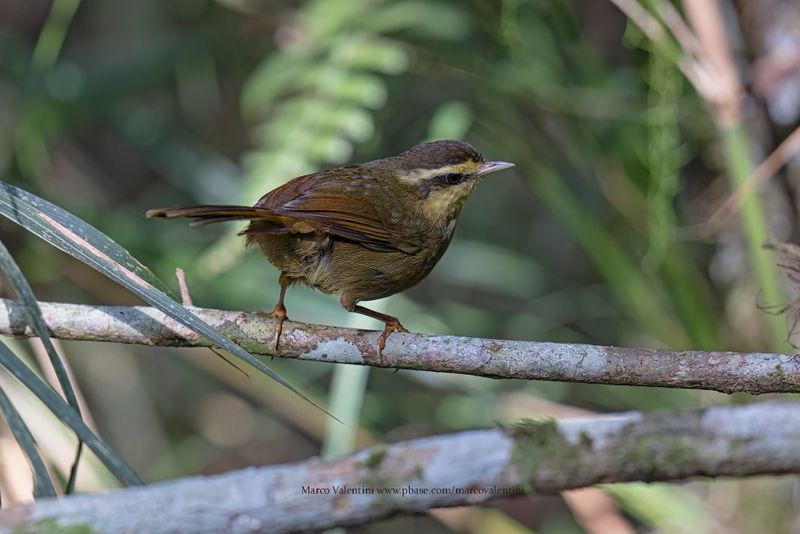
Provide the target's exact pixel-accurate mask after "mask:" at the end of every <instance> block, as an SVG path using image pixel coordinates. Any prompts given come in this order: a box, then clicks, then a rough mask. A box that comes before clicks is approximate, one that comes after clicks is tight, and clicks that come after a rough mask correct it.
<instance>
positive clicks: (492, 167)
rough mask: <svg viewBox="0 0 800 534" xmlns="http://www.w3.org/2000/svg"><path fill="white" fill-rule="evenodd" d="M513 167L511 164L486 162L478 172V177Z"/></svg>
mask: <svg viewBox="0 0 800 534" xmlns="http://www.w3.org/2000/svg"><path fill="white" fill-rule="evenodd" d="M513 166H514V164H513V163H508V162H506V161H487V162H486V163H484V164H483V167H481V170H479V171H478V176H485V175H487V174H491V173H493V172H497V171H502V170H503V169H509V168H511V167H513Z"/></svg>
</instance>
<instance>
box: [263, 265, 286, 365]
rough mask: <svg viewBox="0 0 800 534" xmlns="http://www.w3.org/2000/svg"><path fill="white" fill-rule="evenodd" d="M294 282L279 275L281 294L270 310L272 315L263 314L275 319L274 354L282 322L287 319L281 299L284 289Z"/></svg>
mask: <svg viewBox="0 0 800 534" xmlns="http://www.w3.org/2000/svg"><path fill="white" fill-rule="evenodd" d="M293 281H294V280H293V279H292V278H289V277H288V276H287V275H286V274H284V273H281V277H280V278H279V279H278V283H279V284H280V286H281V294H280V296H279V297H278V303H277V304H276V305H275V309H274V310H272V313H263V312H259V313H263V314H264V315H267V316H268V317H269V318H270V319H277V320H278V324H277V325H276V326H275V342H274V344H273V348H274V349H275V352H278V344H279V343H280V341H281V332H282V331H283V322H284V321H285V320H286V319H287V317H286V306H284V305H283V298H284V297H285V296H286V288H288V287H289V286H290V285H292V282H293Z"/></svg>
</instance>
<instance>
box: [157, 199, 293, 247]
mask: <svg viewBox="0 0 800 534" xmlns="http://www.w3.org/2000/svg"><path fill="white" fill-rule="evenodd" d="M145 215H146V216H147V217H148V218H154V217H160V218H163V219H174V218H176V217H187V218H189V219H191V220H192V222H191V223H190V225H191V226H201V225H204V224H212V223H218V222H229V221H250V225H249V226H248V227H247V228H245V229H244V230H242V231H241V232H239V235H244V236H248V238H249V237H251V236H254V235H256V234H283V233H286V232H288V231H289V230H288V229H287V227H288V226H290V225H291V224H292V222H293V221H292V220H291V219H290V218H289V217H286V216H282V215H278V214H276V213H274V212H272V211H270V210H268V209H266V208H257V207H252V206H226V205H217V204H202V205H198V206H178V207H176V208H160V209H155V210H148V211H147V213H145ZM249 242H250V240H249V239H248V243H249Z"/></svg>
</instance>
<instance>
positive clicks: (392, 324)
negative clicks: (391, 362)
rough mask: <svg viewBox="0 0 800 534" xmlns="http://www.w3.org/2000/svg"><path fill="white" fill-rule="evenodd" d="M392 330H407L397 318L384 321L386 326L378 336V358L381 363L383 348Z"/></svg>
mask: <svg viewBox="0 0 800 534" xmlns="http://www.w3.org/2000/svg"><path fill="white" fill-rule="evenodd" d="M392 332H406V333H407V332H408V330H407V329H406V328H405V327H404V326H403V325H401V324H400V321H398V320H397V319H393V320H391V321H386V326H385V327H384V328H383V332H381V335H380V336H378V358H379V359H380V361H381V363H383V349H385V348H386V340H387V339H388V338H389V336H390V335H391V334H392Z"/></svg>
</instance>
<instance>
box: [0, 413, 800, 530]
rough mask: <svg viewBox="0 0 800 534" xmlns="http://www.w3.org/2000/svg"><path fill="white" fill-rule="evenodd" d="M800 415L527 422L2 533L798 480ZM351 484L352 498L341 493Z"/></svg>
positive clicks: (108, 506)
mask: <svg viewBox="0 0 800 534" xmlns="http://www.w3.org/2000/svg"><path fill="white" fill-rule="evenodd" d="M798 442H800V406H798V405H797V404H796V403H788V402H774V401H773V402H764V403H759V404H752V405H748V406H737V407H720V408H712V409H709V410H704V411H685V412H661V413H651V414H641V413H636V412H629V413H622V414H613V415H610V416H602V417H592V418H587V419H578V420H571V421H562V422H558V423H556V422H554V421H526V422H524V423H521V424H519V425H516V426H514V427H512V428H510V429H507V430H506V431H503V430H498V429H495V430H489V429H487V430H473V431H468V432H460V433H457V434H451V435H443V436H435V437H430V438H424V439H418V440H413V441H407V442H404V443H397V444H394V445H386V446H378V447H372V448H370V449H366V450H363V451H361V452H359V453H356V454H353V455H351V456H347V457H344V458H340V459H335V460H329V461H322V460H319V459H313V460H309V461H306V462H302V463H297V464H287V465H278V466H269V467H259V468H253V467H251V468H248V469H244V470H241V471H232V472H229V473H225V474H222V475H216V476H209V477H191V478H185V479H181V480H176V481H171V482H165V483H160V484H153V485H151V486H144V487H138V488H129V489H124V490H118V491H112V492H107V493H100V494H86V495H78V496H72V497H66V498H63V499H58V500H56V499H47V500H42V501H38V502H36V503H35V504H31V505H27V506H22V507H17V508H12V509H10V510H7V511H5V512H0V532H6V531H15V532H16V531H25V532H28V531H38V530H39V528H41V530H45V528H44V527H45V526H46V527H48V529H49V530H54V531H55V530H59V529H60V528H65V527H66V526H72V527H73V528H78V527H82V528H84V529H85V530H86V531H87V532H88V531H92V532H104V533H117V532H120V533H121V532H148V533H153V534H158V533H162V532H171V533H181V532H192V533H206V532H209V533H210V532H271V533H275V534H278V533H283V532H296V531H304V532H305V531H317V530H323V529H328V528H331V527H335V526H345V525H358V524H363V523H366V522H369V521H374V520H376V519H380V518H383V517H388V516H390V515H395V514H408V513H415V512H420V511H423V510H428V509H431V508H435V507H443V506H461V505H474V504H480V503H484V502H487V501H490V500H493V499H498V498H508V497H510V496H513V495H519V494H520V493H522V491H523V489H525V490H526V491H528V492H531V491H534V492H536V493H554V492H558V491H561V490H565V489H570V488H577V487H582V486H588V485H592V484H597V483H603V482H625V481H633V480H645V481H656V480H659V481H660V480H680V479H684V478H688V477H694V476H743V475H755V474H782V473H797V472H800V447H797V443H798ZM344 488H347V490H349V493H342V492H337V489H340V490H341V489H344Z"/></svg>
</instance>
